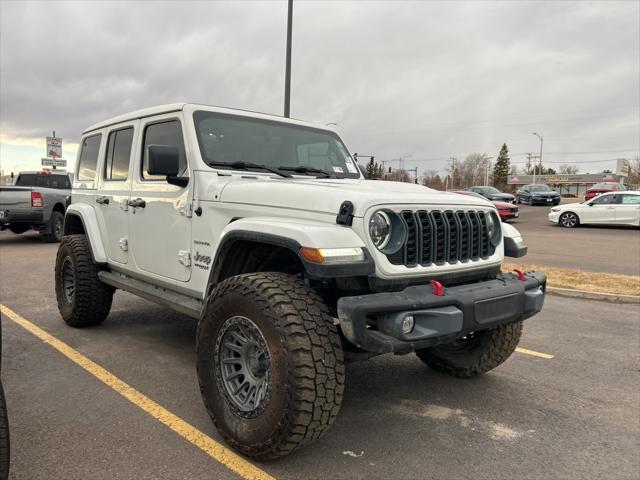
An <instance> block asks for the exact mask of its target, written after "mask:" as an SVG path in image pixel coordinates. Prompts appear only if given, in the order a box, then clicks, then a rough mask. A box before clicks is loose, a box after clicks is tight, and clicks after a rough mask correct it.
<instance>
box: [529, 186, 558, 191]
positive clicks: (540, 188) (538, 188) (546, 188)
mask: <svg viewBox="0 0 640 480" xmlns="http://www.w3.org/2000/svg"><path fill="white" fill-rule="evenodd" d="M529 191H531V192H553V190H551V188H549V186H548V185H529Z"/></svg>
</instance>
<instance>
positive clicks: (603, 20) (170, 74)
mask: <svg viewBox="0 0 640 480" xmlns="http://www.w3.org/2000/svg"><path fill="white" fill-rule="evenodd" d="M0 5H1V7H0V8H1V11H0V18H1V30H0V35H1V38H0V40H1V41H0V54H1V59H0V61H1V63H0V163H1V164H2V168H3V169H4V170H5V172H7V171H10V170H11V169H12V168H16V169H17V170H20V169H25V168H36V167H37V166H38V165H39V163H40V158H41V157H42V156H44V153H45V145H44V137H45V136H46V135H48V134H51V130H53V129H55V130H56V133H57V134H58V135H59V136H62V137H63V139H64V140H63V141H64V142H65V143H64V146H63V154H64V157H65V158H67V159H69V160H71V161H72V162H73V161H74V160H75V153H76V149H77V142H78V139H79V137H80V133H81V132H82V130H83V129H84V128H85V127H86V126H88V125H90V124H92V123H94V122H97V121H100V120H103V119H105V118H108V117H110V116H113V115H117V114H120V113H124V112H127V111H130V110H134V109H138V108H143V107H147V106H153V105H158V104H163V103H172V102H179V101H189V102H200V103H206V104H212V105H222V106H229V107H237V108H243V109H249V110H257V111H262V112H267V113H274V114H282V109H283V107H282V105H283V90H284V61H285V40H286V2H285V1H266V2H241V1H233V2H217V1H200V2H187V1H175V2H171V1H161V2H152V1H141V2H132V1H127V2H124V1H111V2H91V1H74V2H53V1H46V2H45V1H41V2H26V1H4V0H2V1H1V3H0ZM293 25H294V28H293V67H292V72H293V74H292V97H291V114H292V116H293V117H296V118H300V119H304V120H310V121H316V122H320V123H329V122H335V123H337V124H338V126H337V128H338V130H339V132H340V133H341V135H342V136H343V138H344V140H345V142H346V144H347V146H348V147H349V148H350V150H351V151H352V152H359V153H361V154H370V155H375V156H376V158H377V159H379V160H391V159H394V158H397V157H399V156H404V155H411V157H410V158H408V159H407V160H406V161H405V166H406V167H413V166H418V168H419V172H420V173H422V171H424V170H425V169H435V170H440V171H444V169H445V165H446V160H447V159H448V158H449V157H452V156H455V157H458V158H459V159H462V158H464V157H465V156H466V155H468V154H470V153H474V152H480V153H487V154H489V155H491V156H495V155H497V153H498V151H499V149H500V146H501V144H502V143H503V142H506V143H507V145H508V146H509V149H510V151H511V153H512V161H514V162H516V163H521V162H524V160H525V154H526V153H527V152H533V153H537V152H538V150H539V146H540V143H539V140H538V138H537V137H535V136H533V135H532V132H534V131H536V132H539V133H540V134H541V135H543V136H544V139H545V140H544V152H543V159H544V160H545V161H544V163H545V164H546V165H547V166H552V167H557V166H558V165H559V164H560V163H573V162H581V163H577V164H578V165H579V166H580V171H581V172H598V171H602V169H604V168H612V169H613V168H615V161H613V160H614V159H616V158H624V157H626V158H633V157H635V156H637V155H639V154H640V93H639V92H640V2H638V1H622V2H614V1H603V2H587V1H574V2H556V1H553V2H552V1H538V2H525V1H512V2H507V1H467V2H451V1H448V2H435V1H415V2H403V1H398V2H382V1H377V2H366V1H352V2H346V1H317V2H307V1H301V0H294V22H293ZM550 162H554V163H550ZM391 165H397V162H396V163H391Z"/></svg>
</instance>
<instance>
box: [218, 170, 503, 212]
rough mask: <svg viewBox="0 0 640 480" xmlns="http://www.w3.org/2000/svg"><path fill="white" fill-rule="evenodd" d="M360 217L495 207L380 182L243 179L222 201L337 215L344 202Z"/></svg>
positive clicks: (464, 197) (412, 186) (224, 192)
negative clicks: (382, 209)
mask: <svg viewBox="0 0 640 480" xmlns="http://www.w3.org/2000/svg"><path fill="white" fill-rule="evenodd" d="M346 200H348V201H350V202H351V203H353V206H354V215H355V216H357V217H361V216H363V215H364V213H365V212H366V211H367V210H368V209H369V208H371V207H374V206H383V205H416V206H419V205H424V206H427V205H433V206H440V205H446V206H460V207H467V206H472V207H473V206H481V207H493V204H492V203H490V202H489V201H483V200H480V199H476V198H474V197H471V196H468V195H460V194H457V193H448V192H440V191H438V190H432V189H430V188H427V187H423V186H422V185H415V184H412V183H401V182H386V181H381V180H349V179H340V180H334V179H326V180H325V179H317V180H316V179H298V178H293V179H292V178H269V177H267V178H266V179H240V180H236V181H231V182H229V183H227V184H226V185H225V187H224V188H223V189H222V192H221V193H220V201H222V202H225V203H238V204H245V205H247V204H258V205H265V206H271V207H276V208H288V209H295V210H306V211H313V212H317V213H327V214H337V213H338V210H339V208H340V205H342V202H344V201H346Z"/></svg>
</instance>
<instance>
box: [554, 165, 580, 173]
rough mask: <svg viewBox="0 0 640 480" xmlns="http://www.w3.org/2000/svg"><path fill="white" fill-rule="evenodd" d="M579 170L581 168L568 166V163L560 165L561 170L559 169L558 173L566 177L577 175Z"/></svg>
mask: <svg viewBox="0 0 640 480" xmlns="http://www.w3.org/2000/svg"><path fill="white" fill-rule="evenodd" d="M579 170H580V168H579V167H577V166H575V165H568V164H566V163H563V164H562V165H560V168H558V172H559V173H562V174H565V175H575V174H576V173H578V171H579Z"/></svg>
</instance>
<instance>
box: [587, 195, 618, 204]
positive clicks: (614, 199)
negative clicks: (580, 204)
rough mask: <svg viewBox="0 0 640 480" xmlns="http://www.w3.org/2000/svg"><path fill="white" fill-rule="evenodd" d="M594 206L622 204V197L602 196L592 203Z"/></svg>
mask: <svg viewBox="0 0 640 480" xmlns="http://www.w3.org/2000/svg"><path fill="white" fill-rule="evenodd" d="M592 203H593V204H594V205H611V204H614V203H620V195H601V196H600V197H596V199H595V200H594V201H593V202H592Z"/></svg>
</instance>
